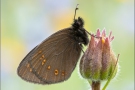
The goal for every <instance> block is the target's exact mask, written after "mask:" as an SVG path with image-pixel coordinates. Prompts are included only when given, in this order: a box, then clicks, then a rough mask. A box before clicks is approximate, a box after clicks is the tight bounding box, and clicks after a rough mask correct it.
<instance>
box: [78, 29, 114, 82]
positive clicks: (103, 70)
mask: <svg viewBox="0 0 135 90" xmlns="http://www.w3.org/2000/svg"><path fill="white" fill-rule="evenodd" d="M96 36H97V37H99V38H96V37H94V36H93V35H91V40H90V42H89V46H88V48H87V50H86V52H85V53H84V55H83V56H82V58H81V62H80V73H81V75H82V76H83V77H84V78H86V79H91V80H92V81H100V80H106V79H108V78H109V76H110V75H111V73H112V71H113V69H114V67H115V65H116V61H117V58H116V56H115V55H114V53H113V51H112V49H111V41H112V40H113V39H114V36H112V32H110V34H109V36H107V35H106V31H105V30H103V31H102V32H100V30H99V29H98V30H97V33H96ZM116 68H117V67H116ZM116 72H117V69H116V70H115V74H116ZM115 74H114V75H113V76H115Z"/></svg>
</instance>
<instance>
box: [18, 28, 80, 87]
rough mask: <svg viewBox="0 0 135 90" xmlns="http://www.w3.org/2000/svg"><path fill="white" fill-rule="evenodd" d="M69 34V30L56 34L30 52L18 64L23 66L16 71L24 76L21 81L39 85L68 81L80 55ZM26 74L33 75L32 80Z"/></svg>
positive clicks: (77, 46) (78, 47)
mask: <svg viewBox="0 0 135 90" xmlns="http://www.w3.org/2000/svg"><path fill="white" fill-rule="evenodd" d="M71 32H72V30H70V28H67V29H65V30H61V31H59V32H56V33H55V34H53V35H51V36H50V37H49V38H47V39H46V40H45V41H43V42H42V43H41V44H40V45H38V46H37V47H36V48H35V50H33V51H31V52H30V54H29V55H27V56H26V58H24V60H23V61H22V62H21V64H20V65H21V67H24V66H25V67H24V68H23V70H21V69H19V70H18V71H19V72H20V73H23V74H24V75H23V79H25V80H28V81H31V82H36V83H41V84H46V83H47V84H52V83H57V82H61V81H64V80H66V79H68V78H69V77H70V75H71V73H72V71H73V70H74V68H75V66H76V63H77V61H78V59H79V56H80V53H81V47H80V46H79V44H78V43H77V42H76V41H75V40H74V39H73V36H72V35H71V34H70V33H71ZM28 66H29V67H28ZM24 71H27V73H24ZM28 73H32V74H33V78H34V80H33V78H32V77H31V76H30V75H31V74H28ZM27 74H28V75H27ZM36 78H37V79H36ZM36 80H37V81H36Z"/></svg>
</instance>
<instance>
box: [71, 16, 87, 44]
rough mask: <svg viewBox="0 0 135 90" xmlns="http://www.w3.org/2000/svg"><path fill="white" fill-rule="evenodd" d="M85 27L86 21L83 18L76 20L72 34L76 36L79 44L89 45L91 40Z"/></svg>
mask: <svg viewBox="0 0 135 90" xmlns="http://www.w3.org/2000/svg"><path fill="white" fill-rule="evenodd" d="M83 26H84V21H83V19H82V18H80V17H78V19H75V20H74V23H73V24H72V28H73V32H72V34H74V39H75V40H76V41H77V42H78V43H79V44H84V45H87V44H88V42H89V39H88V36H87V33H86V32H85V29H84V28H83Z"/></svg>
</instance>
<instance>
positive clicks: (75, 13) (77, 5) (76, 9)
mask: <svg viewBox="0 0 135 90" xmlns="http://www.w3.org/2000/svg"><path fill="white" fill-rule="evenodd" d="M78 5H79V4H77V5H76V8H75V15H74V20H75V16H76V11H77V10H78Z"/></svg>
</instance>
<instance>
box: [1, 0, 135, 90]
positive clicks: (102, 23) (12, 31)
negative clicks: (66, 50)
mask: <svg viewBox="0 0 135 90" xmlns="http://www.w3.org/2000/svg"><path fill="white" fill-rule="evenodd" d="M76 4H80V5H79V10H78V11H77V16H76V17H78V16H81V17H82V18H83V19H84V20H85V26H84V27H85V29H87V30H88V31H89V32H92V33H95V32H96V30H97V28H100V29H101V30H102V29H104V28H105V29H106V31H107V33H109V31H112V32H113V35H114V36H115V39H114V40H113V42H112V47H113V50H114V52H115V53H116V55H117V54H118V53H119V54H120V58H119V64H120V72H119V75H118V76H117V78H115V79H114V80H112V81H111V83H110V84H109V86H108V87H107V90H134V0H1V90H91V89H90V86H89V84H88V82H87V81H86V80H85V79H82V78H81V77H80V75H79V73H78V69H79V67H78V66H77V67H76V69H75V71H74V72H73V73H72V75H71V77H70V78H69V79H68V80H67V81H65V82H63V83H59V84H53V85H38V84H32V83H28V82H26V81H24V80H22V79H21V78H20V77H18V76H17V73H16V70H17V67H18V65H19V63H20V62H21V60H22V59H23V58H24V57H25V55H26V54H27V53H28V52H29V51H30V50H31V49H32V48H34V47H35V46H36V45H37V44H39V43H40V42H41V41H43V40H44V39H45V38H47V37H48V36H49V35H51V34H52V33H54V32H56V31H58V30H60V29H63V28H66V27H69V26H70V25H71V23H72V22H73V16H74V9H75V6H76ZM78 64H79V62H78ZM103 85H104V83H103V84H102V87H103Z"/></svg>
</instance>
